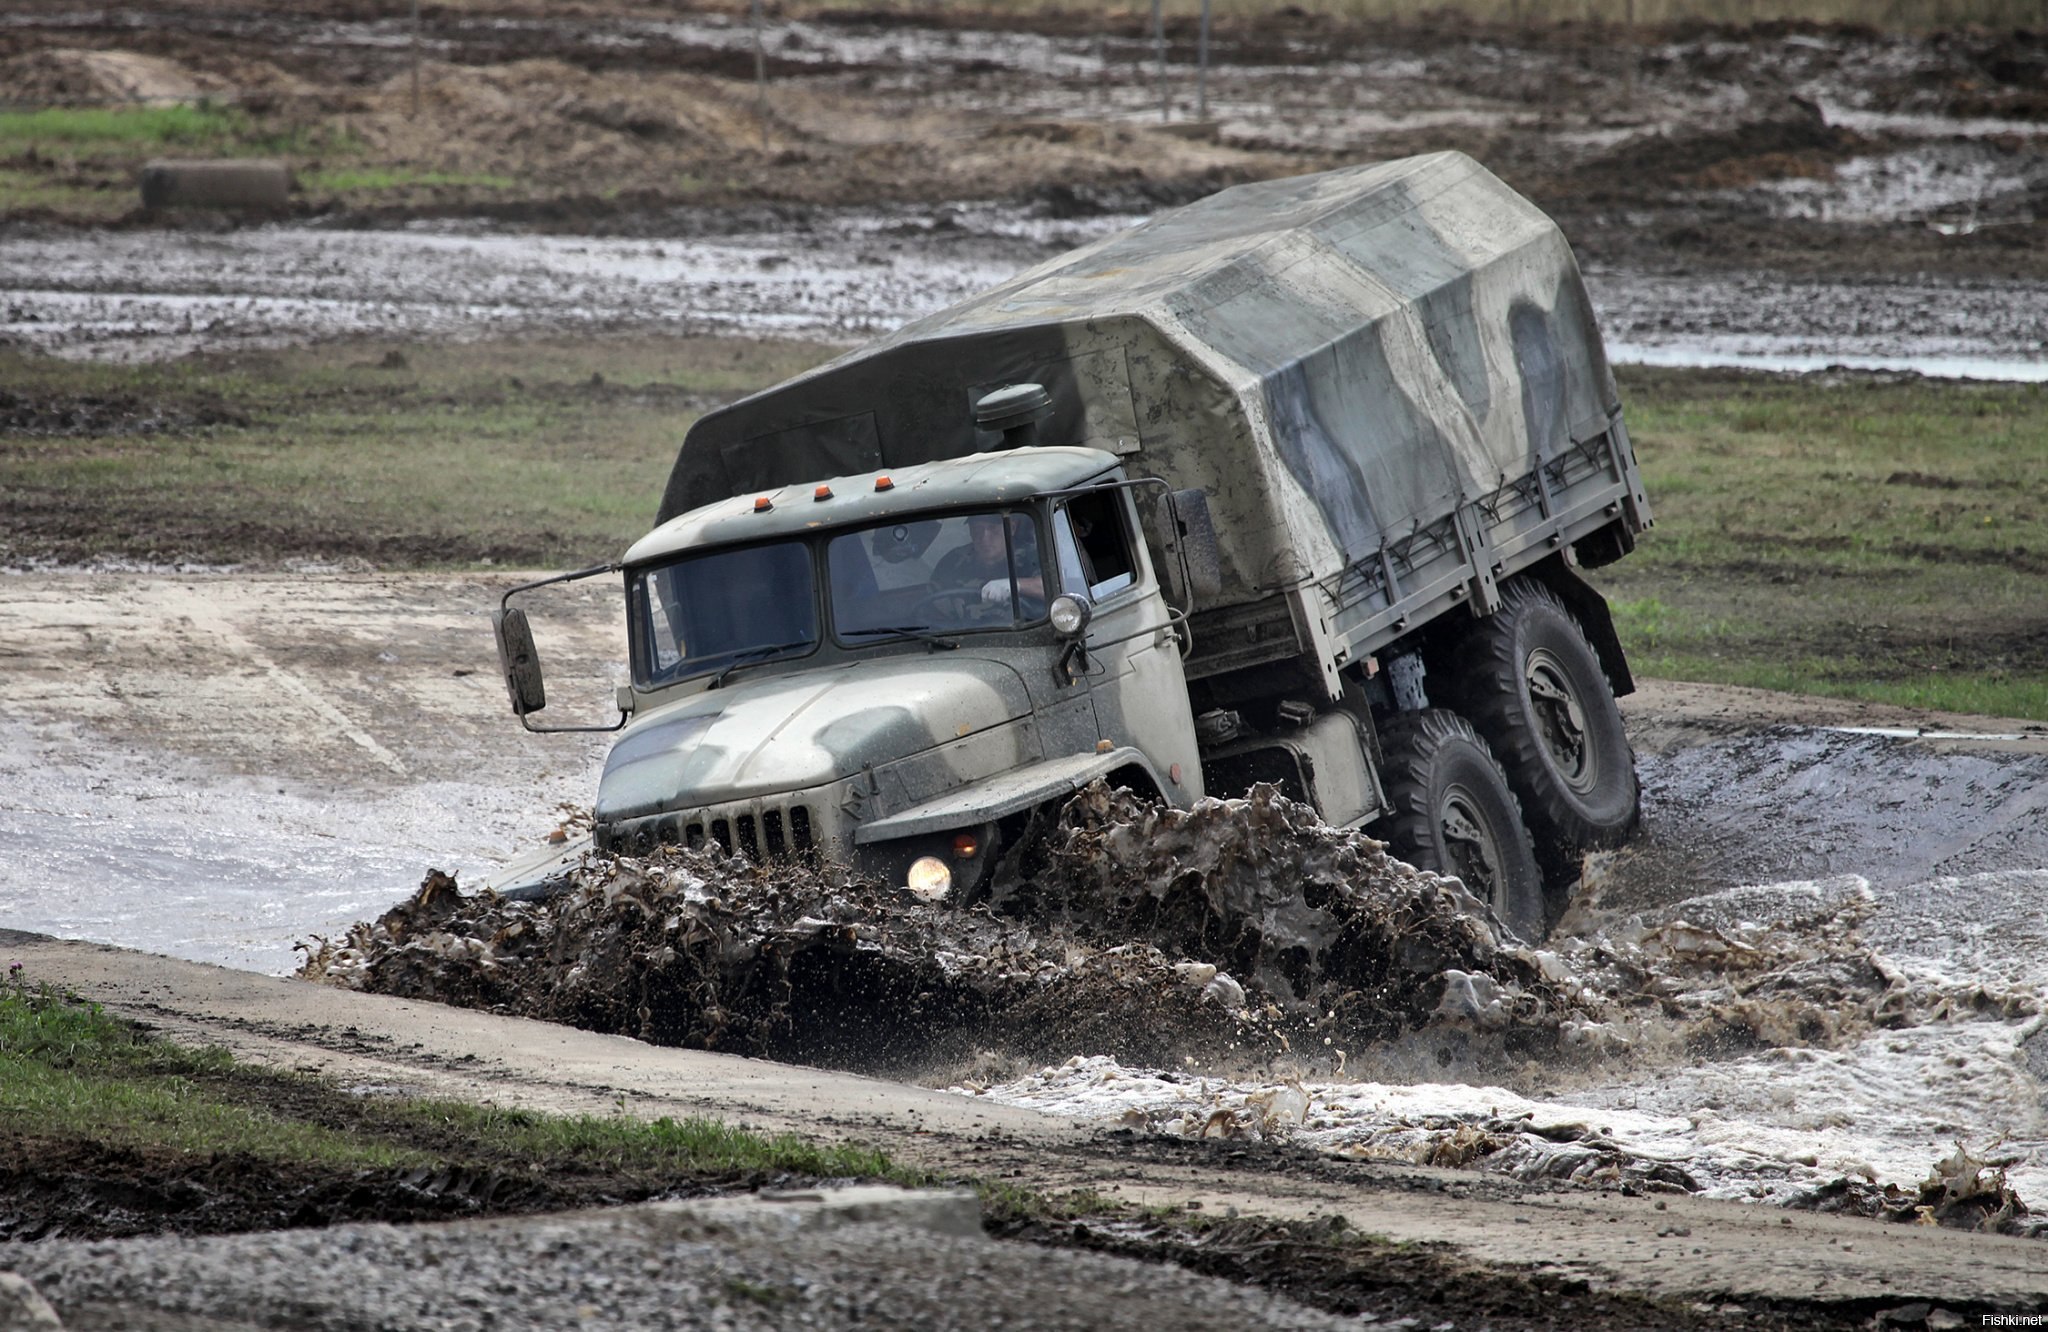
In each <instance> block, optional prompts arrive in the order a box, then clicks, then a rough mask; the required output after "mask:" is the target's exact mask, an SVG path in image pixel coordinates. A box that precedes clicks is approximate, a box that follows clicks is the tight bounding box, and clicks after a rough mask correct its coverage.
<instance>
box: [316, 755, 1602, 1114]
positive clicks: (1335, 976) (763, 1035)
mask: <svg viewBox="0 0 2048 1332" xmlns="http://www.w3.org/2000/svg"><path fill="white" fill-rule="evenodd" d="M1017 860H1018V861H1022V862H1024V863H1025V864H1026V865H1027V866H1028V872H1027V873H1025V874H1024V875H1022V876H1021V877H1020V876H1018V875H1017V874H1015V873H1012V874H1010V875H1009V876H1007V877H1009V879H1010V880H1011V881H1010V882H1007V883H1006V882H1004V881H1003V880H1004V877H1005V876H1003V875H1000V874H999V876H998V882H997V888H996V891H995V895H994V899H993V901H992V902H991V903H988V904H984V905H981V906H976V907H969V908H965V909H960V908H955V907H952V906H941V907H938V908H934V907H933V906H931V905H930V904H928V903H925V902H923V901H921V900H920V899H918V898H917V897H915V896H914V895H912V894H910V893H909V892H907V891H906V890H904V889H902V888H898V887H891V886H887V885H883V884H878V883H874V882H866V881H862V880H860V879H857V878H854V877H851V876H849V875H848V874H846V873H845V872H844V871H841V870H838V869H836V868H834V867H831V866H825V867H822V868H819V867H813V866H810V865H806V864H802V863H796V862H776V861H769V862H763V863H755V862H751V861H747V860H744V859H741V858H733V859H724V858H722V857H721V856H719V855H716V854H713V853H707V852H704V851H694V850H684V849H680V848H662V849H660V850H658V851H657V852H655V853H653V854H651V855H649V856H647V857H645V858H631V857H620V858H616V859H615V858H612V857H608V856H603V855H598V854H593V855H592V856H590V857H589V858H588V859H587V860H586V861H585V862H584V864H583V866H582V867H581V868H579V869H578V870H576V871H575V872H574V873H573V874H572V875H571V877H570V882H569V884H568V885H567V886H566V887H565V889H564V890H563V891H561V892H559V893H557V894H556V895H554V896H552V897H550V898H547V899H546V900H543V901H538V902H536V901H531V900H524V899H522V900H508V899H504V898H500V897H498V896H497V895H496V894H493V893H491V892H489V891H488V890H486V891H484V892H481V893H478V894H475V895H470V896H465V895H463V894H462V893H461V892H460V891H459V890H458V888H457V887H456V884H455V882H454V880H452V879H450V878H449V877H448V876H446V875H443V874H439V873H438V872H437V873H432V874H429V875H428V877H427V880H426V882H425V884H424V885H423V886H422V887H421V889H420V891H419V892H418V893H417V894H416V895H415V896H414V897H413V898H412V899H411V900H410V901H408V902H405V903H401V904H400V905H399V906H397V907H394V908H393V909H392V910H391V911H389V912H387V913H386V914H385V915H384V916H382V917H380V918H379V919H378V920H377V921H376V922H374V923H366V924H359V925H357V926H356V927H355V928H353V929H352V930H350V932H349V933H348V935H347V936H346V938H344V939H342V940H339V941H335V942H332V943H328V942H321V943H319V944H317V945H316V946H314V947H313V948H312V949H311V952H310V955H309V956H308V958H307V960H306V963H305V965H304V967H303V969H302V971H301V975H302V976H304V977H305V978H307V979H311V980H320V981H326V982H329V983H334V984H340V985H344V986H347V987H349V988H353V989H360V990H364V991H367V992H370V993H381V994H395V995H401V996H404V997H407V998H414V999H431V1000H434V1001H436V1002H441V1003H455V1004H462V1005H465V1006H470V1007H478V1008H483V1009H486V1010H489V1011H493V1012H500V1013H511V1014H516V1015H519V1016H523V1017H534V1018H541V1019H543V1020H547V1021H554V1022H567V1023H569V1024H571V1025H574V1026H579V1027H583V1028H585V1029H586V1030H591V1031H600V1032H615V1033H618V1034H621V1035H630V1036H634V1037H637V1038H639V1039H641V1040H645V1041H649V1042H651V1043H654V1044H658V1045H682V1046H687V1047H690V1048H694V1049H717V1050H725V1051H729V1052H732V1053H736V1054H746V1055H755V1056H760V1057H764V1058H771V1059H779V1060H785V1061H793V1062H800V1063H810V1064H818V1065H822V1066H825V1067H836V1068H852V1069H860V1070H866V1071H873V1072H893V1073H898V1074H907V1073H915V1072H917V1071H920V1070H928V1069H930V1068H931V1067H933V1066H934V1065H936V1064H943V1063H946V1062H948V1061H949V1060H960V1059H971V1058H977V1057H978V1058H982V1059H988V1058H998V1059H1007V1060H1025V1061H1039V1062H1043V1061H1045V1060H1048V1059H1059V1058H1064V1057H1065V1056H1066V1055H1067V1054H1070V1053H1071V1052H1072V1051H1073V1050H1076V1049H1088V1050H1094V1051H1100V1052H1103V1053H1108V1054H1112V1055H1114V1056H1116V1057H1117V1058H1119V1059H1121V1060H1125V1061H1128V1062H1131V1063H1138V1064H1162V1063H1178V1062H1179V1061H1180V1060H1181V1059H1183V1058H1184V1057H1186V1055H1187V1053H1188V1051H1190V1050H1201V1051H1203V1052H1204V1054H1205V1056H1207V1057H1210V1058H1212V1059H1215V1060H1217V1061H1219V1062H1222V1063H1225V1064H1231V1063H1234V1064H1238V1065H1241V1066H1248V1067H1249V1066H1259V1065H1262V1064H1265V1063H1266V1062H1268V1061H1270V1059H1271V1058H1272V1057H1274V1056H1275V1055H1278V1054H1281V1053H1283V1052H1286V1051H1288V1050H1289V1049H1290V1048H1291V1047H1293V1046H1296V1045H1299V1046H1301V1047H1302V1048H1303V1049H1305V1050H1321V1049H1324V1048H1339V1049H1359V1048H1362V1047H1364V1046H1366V1045H1368V1044H1370V1043H1373V1042H1377V1041H1384V1040H1388V1039H1392V1038H1394V1037H1398V1036H1400V1035H1402V1034H1403V1033H1406V1032H1409V1031H1413V1030H1416V1029H1418V1028H1421V1027H1423V1026H1426V1025H1429V1024H1432V1023H1436V1022H1448V1023H1451V1024H1462V1025H1468V1026H1472V1027H1474V1028H1478V1029H1485V1030H1490V1031H1495V1032H1510V1031H1512V1033H1513V1036H1514V1037H1516V1038H1530V1039H1534V1040H1536V1041H1537V1042H1539V1043H1542V1044H1551V1043H1554V1038H1555V1035H1556V1030H1557V1027H1558V1024H1559V1023H1560V1022H1561V1021H1563V1020H1564V1019H1565V1018H1567V1017H1569V1016H1571V1015H1572V1014H1573V1013H1574V1012H1575V1009H1574V1007H1573V1005H1572V1004H1571V1002H1570V1001H1569V1000H1568V999H1567V998H1566V997H1565V995H1564V994H1563V992H1562V991H1561V990H1560V989H1559V988H1558V987H1557V985H1556V984H1555V983H1554V981H1553V980H1552V979H1551V978H1549V977H1547V976H1546V975H1545V972H1544V969H1543V966H1542V963H1541V962H1540V961H1539V960H1538V959H1537V958H1536V957H1535V956H1534V955H1532V954H1531V953H1529V952H1528V951H1527V950H1524V949H1521V948H1517V947H1513V946H1510V945H1509V944H1508V943H1506V942H1504V940H1503V936H1502V935H1501V934H1500V933H1498V932H1497V930H1496V927H1494V926H1493V925H1492V924H1491V923H1490V921H1489V918H1488V916H1487V913H1486V910H1485V908H1484V907H1483V906H1482V905H1481V904H1480V903H1479V902H1478V901H1477V900H1476V899H1474V898H1472V897H1471V896H1470V895H1469V894H1468V893H1466V892H1465V891H1464V889H1463V888H1462V886H1460V885H1459V884H1457V883H1456V881H1454V880H1445V879H1439V878H1437V877H1436V876H1434V875H1430V874H1426V873H1422V872H1420V871H1417V870H1414V869H1413V868H1411V867H1409V866H1407V865H1404V864H1402V863H1401V862H1400V861H1397V860H1394V859H1393V858H1392V857H1390V856H1388V855H1387V853H1386V848H1385V847H1384V845H1383V844H1381V843H1379V842H1377V841H1374V840H1373V839H1371V838H1369V837H1365V836H1363V835H1360V834H1354V833H1340V832H1337V831H1335V830H1332V829H1330V828H1327V827H1325V826H1323V825H1322V824H1321V823H1320V821H1318V820H1317V819H1316V818H1315V816H1314V814H1313V812H1312V811H1310V810H1309V809H1308V808H1307V807H1306V806H1302V805H1298V804H1295V803H1294V802H1292V801H1289V800H1287V799H1286V798H1284V797H1282V796H1280V795H1278V794H1276V793H1275V792H1274V791H1273V790H1272V788H1270V787H1256V788H1254V789H1253V791H1252V793H1251V795H1250V796H1249V797H1248V798H1246V799H1242V800H1230V801H1224V800H1209V801H1203V802H1201V803H1199V804H1197V805H1196V806H1195V807H1194V808H1193V809H1192V810H1188V811H1180V810H1174V809H1161V808H1158V807H1155V806H1152V805H1150V804H1148V803H1146V802H1143V801H1140V800H1138V799H1136V798H1134V797H1132V796H1130V795H1129V794H1128V793H1125V792H1112V791H1110V790H1109V789H1108V788H1106V787H1104V786H1102V785H1101V784H1100V783H1098V784H1097V785H1096V786H1094V787H1092V788H1090V789H1089V790H1088V791H1086V792H1084V793H1083V794H1082V795H1080V796H1078V797H1076V798H1075V799H1074V801H1072V802H1071V803H1070V804H1069V805H1068V807H1067V809H1066V810H1065V811H1064V813H1063V814H1062V816H1061V818H1060V819H1059V821H1058V824H1057V826H1056V827H1054V828H1051V829H1050V830H1048V831H1047V832H1046V833H1045V834H1044V835H1043V838H1042V841H1041V842H1040V843H1039V844H1037V845H1026V846H1025V847H1023V848H1021V849H1020V850H1019V852H1018V853H1017ZM1012 863H1013V864H1014V863H1015V862H1012ZM1006 868H1008V867H1006ZM1447 978H1448V980H1447ZM1517 1043H1518V1042H1517V1041H1516V1040H1514V1039H1511V1040H1510V1045H1511V1046H1512V1045H1515V1044H1517Z"/></svg>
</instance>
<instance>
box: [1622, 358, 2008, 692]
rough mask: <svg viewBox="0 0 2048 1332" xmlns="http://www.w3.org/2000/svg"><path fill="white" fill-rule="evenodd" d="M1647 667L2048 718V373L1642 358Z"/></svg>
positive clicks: (1632, 583)
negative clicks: (2046, 383) (1751, 368)
mask: <svg viewBox="0 0 2048 1332" xmlns="http://www.w3.org/2000/svg"><path fill="white" fill-rule="evenodd" d="M1621 380H1622V386H1623V396H1624V399H1625V401H1626V403H1627V406H1628V412H1629V423H1630V431H1631V434H1632V435H1633V437H1634V439H1635V442H1636V453H1637V456H1638V459H1639V461H1640V462H1641V464H1642V468H1643V476H1644V481H1645V483H1646V485H1647V486H1648V489H1649V495H1650V502H1651V507H1652V509H1653V511H1654V512H1655V514H1656V519H1657V523H1656V526H1655V527H1654V528H1653V529H1651V530H1650V531H1649V532H1648V533H1646V534H1645V535H1644V537H1643V539H1642V544H1641V546H1640V547H1639V549H1638V550H1637V551H1636V553H1635V554H1634V555H1632V556H1631V557H1629V558H1628V559H1626V560H1623V561H1622V562H1620V563H1619V564H1616V565H1613V566H1611V567H1610V568H1608V569H1604V570H1600V571H1598V572H1597V573H1596V574H1595V575H1594V580H1595V581H1596V582H1597V583H1598V584H1599V585H1600V586H1601V587H1602V589H1603V590H1605V591H1606V592H1607V593H1608V594H1609V597H1610V599H1611V601H1612V602H1613V604H1614V610H1615V619H1616V624H1617V626H1618V628H1619V629H1620V632H1621V635H1622V641H1623V644H1624V645H1625V646H1626V647H1627V649H1628V652H1629V657H1630V660H1631V662H1632V664H1633V665H1634V667H1635V670H1636V672H1637V674H1639V675H1644V676H1655V677H1664V678H1671V679H1684V680H1700V681H1706V682H1710V683H1724V684H1741V685H1751V686H1755V687H1758V688H1768V689H1787V690H1794V691H1798V692H1807V693H1819V694H1829V695H1835V696H1839V697H1849V698H1862V699H1870V700H1873V701H1878V702H1887V703H1897V704H1903V705H1909V706H1914V707H1925V708H1934V709H1942V710H1950V711H1957V712H1977V713H1987V714H1993V715H1999V716H2007V717H2018V718H2027V719H2034V720H2048V679H2044V676H2043V672H2042V670H2041V662H2042V661H2043V660H2044V656H2043V654H2044V652H2048V622H2044V620H2043V619H2042V615H2041V607H2043V606H2044V605H2048V387H2043V386H2039V385H2011V384H1970V383H1952V382H1942V381H1933V380H1898V381H1892V382H1886V381H1875V380H1870V379H1854V380H1845V381H1842V382H1839V383H1825V382H1815V381H1812V380H1801V379H1796V378H1780V377H1766V376H1741V375H1732V374H1720V373H1709V374H1699V373H1693V374H1685V373H1674V372H1656V371H1647V370H1625V371H1623V372H1622V374H1621Z"/></svg>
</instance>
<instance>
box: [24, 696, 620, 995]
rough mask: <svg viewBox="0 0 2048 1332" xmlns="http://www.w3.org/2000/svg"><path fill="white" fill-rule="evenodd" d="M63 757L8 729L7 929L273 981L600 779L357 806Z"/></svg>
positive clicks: (280, 789)
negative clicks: (318, 942)
mask: <svg viewBox="0 0 2048 1332" xmlns="http://www.w3.org/2000/svg"><path fill="white" fill-rule="evenodd" d="M59 752H70V753H77V752H80V751H79V749H78V747H77V746H76V745H74V744H71V743H68V742H60V741H57V740H55V739H53V738H52V737H49V736H40V737H39V736H35V735H31V734H29V733H28V732H26V731H25V730H23V729H22V728H20V727H19V726H17V725H15V724H13V723H10V722H8V721H6V720H5V719H4V718H0V841H4V842H5V844H6V845H7V846H8V848H9V851H8V871H7V874H6V877H5V882H4V884H0V922H4V924H5V925H6V927H7V928H9V929H18V930H28V931H32V932H35V933H40V934H50V935H55V936H57V937H59V938H67V939H86V940H91V941H93V942H97V943H110V944H115V945H118V946H120V947H124V948H138V949H142V950H144V951H146V952H153V953H164V954H167V955H169V956H172V957H181V958H186V959H189V960H191V961H195V962H213V963H218V964H220V965H222V966H228V967H235V968H239V969H242V970H248V971H260V972H266V973H270V974H273V975H275V974H282V973H284V972H288V971H290V970H291V969H292V968H293V967H295V966H297V965H298V961H299V958H298V955H297V953H296V952H295V950H294V948H293V945H294V944H295V943H297V942H298V941H300V940H303V939H306V938H308V937H310V936H312V935H316V934H333V935H339V934H340V933H341V932H342V931H343V930H345V929H346V928H347V927H348V926H349V924H350V923H351V922H353V921H357V920H360V919H362V918H363V917H364V916H366V915H372V914H375V913H376V912H378V911H381V910H382V909H383V908H384V907H386V906H388V905H389V904H390V903H391V901H392V900H393V898H395V897H397V896H399V895H401V894H403V893H404V892H405V891H407V890H408V888H409V887H410V886H411V885H413V884H416V883H418V882H419V878H420V874H421V871H422V868H423V867H424V866H427V865H439V866H443V867H445V868H447V869H448V870H450V871H451V872H459V873H461V874H463V875H464V876H465V877H473V878H480V877H481V876H482V875H483V874H484V873H485V872H486V871H487V870H488V869H489V868H491V867H492V866H495V865H497V864H499V863H501V862H502V861H504V860H505V859H506V857H507V856H508V855H509V854H511V852H512V851H513V849H514V848H515V847H518V846H519V845H520V844H521V843H522V841H530V840H531V838H532V836H533V833H534V824H535V820H536V811H545V810H546V809H548V808H549V807H550V806H551V805H553V804H555V803H557V802H560V801H568V800H587V799H588V798H589V793H590V791H591V790H592V789H594V787H595V785H596V781H597V767H596V765H595V764H594V763H593V764H592V765H591V766H590V767H589V769H588V771H576V772H568V773H561V774H556V775H549V776H544V777H541V778H540V779H538V780H529V781H526V782H522V783H520V784H516V785H514V784H505V785H489V784H484V783H469V782H426V783H420V784H417V785H409V786H406V787H403V788H400V789H399V790H397V791H395V792H393V793H392V794H389V795H383V796H357V795H350V794H348V793H346V792H341V791H333V790H319V789H311V788H308V787H306V786H304V785H302V784H299V783H297V782H290V783H288V784H282V783H281V781H280V780H278V779H267V780H266V779H258V778H255V777H224V776H222V775H221V774H220V773H218V772H216V771H212V770H207V769H199V768H191V769H189V770H186V769H181V768H179V767H177V766H176V765H166V763H165V762H164V761H163V760H162V758H161V756H155V757H152V756H149V755H146V754H142V753H123V752H120V751H118V750H108V749H104V748H102V749H100V750H98V751H96V752H94V753H93V755H92V757H91V758H90V759H86V760H81V761H67V760H64V759H60V758H58V757H56V754H57V753H59ZM564 766H570V767H573V766H575V765H570V764H565V765H564Z"/></svg>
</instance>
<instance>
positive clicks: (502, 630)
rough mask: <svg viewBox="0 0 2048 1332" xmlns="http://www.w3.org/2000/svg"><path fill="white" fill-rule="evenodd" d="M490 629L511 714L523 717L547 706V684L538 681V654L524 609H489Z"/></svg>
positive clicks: (539, 677) (539, 675) (539, 679)
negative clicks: (493, 636)
mask: <svg viewBox="0 0 2048 1332" xmlns="http://www.w3.org/2000/svg"><path fill="white" fill-rule="evenodd" d="M491 632H492V633H494V634H496V635H497V636H498V669H499V670H500V671H502V672H503V673H504V676H505V690H506V692H507V693H509V694H510V695H511V696H512V715H513V716H515V717H524V716H526V714H527V713H529V712H539V711H540V710H541V709H542V708H544V707H546V706H547V705H548V691H547V686H546V685H545V684H543V683H542V681H541V673H540V653H539V651H538V650H536V649H535V647H534V646H533V630H532V629H530V628H529V627H527V623H526V612H525V611H523V610H515V609H513V608H511V607H506V608H504V609H501V610H496V611H492V612H491Z"/></svg>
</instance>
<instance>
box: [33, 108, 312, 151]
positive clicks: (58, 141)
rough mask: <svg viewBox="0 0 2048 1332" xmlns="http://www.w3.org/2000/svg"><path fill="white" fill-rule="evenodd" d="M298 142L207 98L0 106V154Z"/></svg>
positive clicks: (280, 147)
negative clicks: (141, 103) (109, 104)
mask: <svg viewBox="0 0 2048 1332" xmlns="http://www.w3.org/2000/svg"><path fill="white" fill-rule="evenodd" d="M297 142H298V135H297V134H295V133H292V132H289V131H276V130H264V129H262V128H260V127H259V126H258V125H257V124H256V122H255V121H254V120H252V119H251V118H250V117H249V116H248V115H247V114H246V113H244V112H242V111H240V110H237V109H235V108H233V107H224V106H216V105H214V104H212V103H210V102H198V103H193V104H189V105H185V104H181V105H176V106H115V107H105V106H75V107H66V106H57V107H45V108H43V109H41V110H38V111H0V156H11V155H15V154H20V153H25V152H30V151H34V152H40V153H58V154H63V153H75V152H79V151H85V152H120V153H129V154H136V155H140V154H143V153H147V152H152V151H155V150H156V149H159V148H205V149H208V150H210V151H215V152H223V153H268V152H286V151H290V150H292V149H293V148H295V147H296V146H297Z"/></svg>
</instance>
